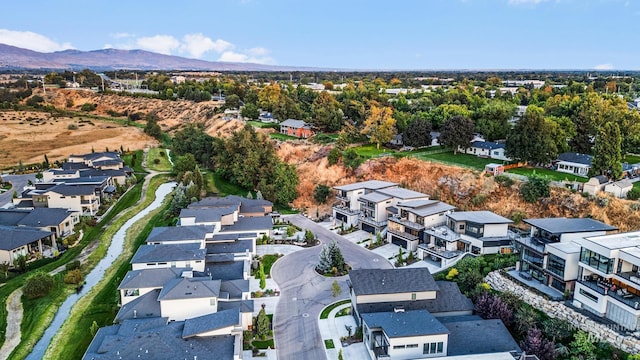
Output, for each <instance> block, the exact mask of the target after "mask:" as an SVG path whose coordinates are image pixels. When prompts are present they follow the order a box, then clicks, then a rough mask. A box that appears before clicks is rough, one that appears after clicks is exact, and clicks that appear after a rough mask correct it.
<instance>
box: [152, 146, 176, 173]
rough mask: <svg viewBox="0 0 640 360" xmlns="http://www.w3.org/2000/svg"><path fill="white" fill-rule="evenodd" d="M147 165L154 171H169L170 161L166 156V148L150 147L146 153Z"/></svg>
mask: <svg viewBox="0 0 640 360" xmlns="http://www.w3.org/2000/svg"><path fill="white" fill-rule="evenodd" d="M147 166H148V167H149V169H151V170H155V171H171V163H170V162H169V158H168V157H167V150H166V149H163V148H151V149H149V153H148V154H147Z"/></svg>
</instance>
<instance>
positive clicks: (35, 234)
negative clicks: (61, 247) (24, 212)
mask: <svg viewBox="0 0 640 360" xmlns="http://www.w3.org/2000/svg"><path fill="white" fill-rule="evenodd" d="M44 245H47V246H49V247H52V248H55V247H56V240H55V236H54V234H53V233H52V232H50V231H43V230H40V229H34V228H27V227H14V226H3V225H0V263H8V264H9V266H15V260H16V259H17V258H18V257H19V256H27V257H30V256H36V255H37V254H42V252H43V250H44V249H45V247H44Z"/></svg>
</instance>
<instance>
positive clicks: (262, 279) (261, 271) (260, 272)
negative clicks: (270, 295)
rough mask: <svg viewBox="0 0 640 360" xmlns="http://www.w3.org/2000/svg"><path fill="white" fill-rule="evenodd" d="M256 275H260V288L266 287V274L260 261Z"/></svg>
mask: <svg viewBox="0 0 640 360" xmlns="http://www.w3.org/2000/svg"><path fill="white" fill-rule="evenodd" d="M258 276H259V277H260V289H263V290H264V288H266V287H267V276H266V275H265V273H264V266H263V265H262V262H260V268H259V270H258Z"/></svg>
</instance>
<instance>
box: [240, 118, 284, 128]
mask: <svg viewBox="0 0 640 360" xmlns="http://www.w3.org/2000/svg"><path fill="white" fill-rule="evenodd" d="M247 124H249V125H251V126H253V127H257V128H274V129H276V128H278V129H279V128H280V126H279V125H278V124H273V123H272V124H268V123H263V122H260V121H254V120H252V121H247Z"/></svg>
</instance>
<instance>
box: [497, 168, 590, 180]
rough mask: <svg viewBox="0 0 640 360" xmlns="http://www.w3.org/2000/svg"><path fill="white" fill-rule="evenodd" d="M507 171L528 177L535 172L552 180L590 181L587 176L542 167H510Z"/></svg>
mask: <svg viewBox="0 0 640 360" xmlns="http://www.w3.org/2000/svg"><path fill="white" fill-rule="evenodd" d="M507 172H509V173H513V174H518V175H524V176H527V177H529V176H532V175H534V174H535V175H538V176H542V177H546V178H547V179H549V180H552V181H563V180H569V181H578V182H587V181H589V178H586V177H582V176H576V175H571V174H567V173H562V172H558V171H554V170H549V169H542V168H530V167H521V168H514V169H509V170H507Z"/></svg>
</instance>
